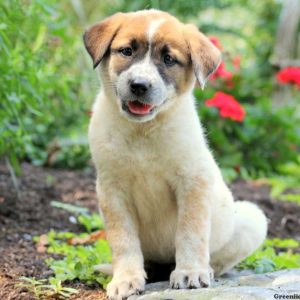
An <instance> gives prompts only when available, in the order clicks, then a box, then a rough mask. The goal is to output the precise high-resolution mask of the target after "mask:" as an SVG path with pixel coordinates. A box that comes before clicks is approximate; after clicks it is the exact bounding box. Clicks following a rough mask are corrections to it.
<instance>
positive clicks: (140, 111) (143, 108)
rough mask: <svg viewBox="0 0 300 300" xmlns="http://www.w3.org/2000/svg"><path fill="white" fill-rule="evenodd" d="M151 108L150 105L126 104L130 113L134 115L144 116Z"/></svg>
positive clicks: (134, 102)
mask: <svg viewBox="0 0 300 300" xmlns="http://www.w3.org/2000/svg"><path fill="white" fill-rule="evenodd" d="M152 107H153V106H152V105H149V104H143V103H140V102H138V101H132V102H128V108H129V110H130V112H132V113H133V114H136V115H146V114H148V113H149V112H150V110H151V109H152Z"/></svg>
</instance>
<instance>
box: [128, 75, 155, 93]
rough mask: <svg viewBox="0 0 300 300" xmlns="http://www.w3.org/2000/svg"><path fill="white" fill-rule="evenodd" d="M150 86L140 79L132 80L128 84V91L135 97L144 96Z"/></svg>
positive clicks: (147, 82)
mask: <svg viewBox="0 0 300 300" xmlns="http://www.w3.org/2000/svg"><path fill="white" fill-rule="evenodd" d="M150 86H151V84H150V82H149V81H147V80H145V79H142V78H138V79H134V80H132V81H131V82H130V90H131V92H132V94H134V95H136V96H143V95H145V94H146V93H147V91H148V89H149V88H150Z"/></svg>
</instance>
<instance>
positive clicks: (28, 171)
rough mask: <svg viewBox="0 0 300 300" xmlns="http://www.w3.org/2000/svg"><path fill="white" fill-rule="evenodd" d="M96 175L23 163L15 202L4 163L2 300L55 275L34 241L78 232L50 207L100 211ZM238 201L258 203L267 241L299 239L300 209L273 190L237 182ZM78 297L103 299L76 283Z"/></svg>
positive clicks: (21, 296)
mask: <svg viewBox="0 0 300 300" xmlns="http://www.w3.org/2000/svg"><path fill="white" fill-rule="evenodd" d="M94 180H95V178H94V171H93V169H92V168H90V169H87V170H86V171H82V170H81V171H66V170H57V169H56V170H54V169H45V168H39V167H34V166H32V165H29V164H26V163H24V164H23V165H22V175H21V177H20V178H19V184H20V190H21V199H18V198H17V194H16V191H15V188H14V186H13V184H12V180H11V177H10V174H9V172H8V170H7V168H6V166H5V164H4V163H3V162H1V161H0V299H3V300H13V299H14V300H29V299H33V297H32V295H30V294H29V293H27V292H26V291H25V290H24V289H21V288H16V287H15V284H16V282H17V279H18V278H19V277H20V276H28V277H36V278H46V277H48V276H49V275H51V270H49V268H48V267H47V266H46V264H45V263H44V259H45V258H47V257H49V256H48V255H47V254H40V253H38V252H37V251H36V247H35V244H34V242H33V241H32V238H33V237H34V236H37V235H41V234H43V233H47V232H48V231H49V230H50V229H54V230H58V231H63V230H68V231H73V232H79V231H80V228H79V226H78V225H76V224H73V223H71V222H70V219H69V218H70V216H71V215H70V213H68V212H66V211H64V210H61V209H58V208H54V207H52V206H51V205H50V202H51V201H53V200H55V201H63V202H66V203H72V204H75V205H79V206H84V207H88V208H89V209H90V210H91V211H96V210H97V201H96V195H95V188H94ZM231 188H232V191H233V193H234V195H235V197H236V199H247V200H249V201H253V202H255V203H257V204H258V205H259V206H260V207H261V208H262V209H263V210H264V211H265V213H266V215H267V217H268V219H269V233H268V234H269V236H270V237H282V238H291V237H293V238H296V239H300V220H299V215H300V207H299V206H297V205H295V204H292V203H288V202H280V201H276V200H272V199H270V197H269V188H268V187H267V186H260V185H258V184H256V183H254V182H245V181H237V182H235V183H233V184H232V186H231ZM71 285H72V286H73V287H76V288H78V289H79V291H80V292H79V294H77V295H76V296H74V297H72V298H71V299H84V300H94V299H97V300H101V299H105V294H104V293H103V291H101V289H100V288H99V287H98V286H95V287H92V288H91V287H87V286H85V285H83V284H80V283H76V282H75V283H72V284H71Z"/></svg>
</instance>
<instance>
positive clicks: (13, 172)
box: [5, 157, 22, 201]
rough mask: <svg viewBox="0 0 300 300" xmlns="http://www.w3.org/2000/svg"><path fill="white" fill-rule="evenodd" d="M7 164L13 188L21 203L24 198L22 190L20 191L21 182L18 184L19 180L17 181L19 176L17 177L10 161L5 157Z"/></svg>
mask: <svg viewBox="0 0 300 300" xmlns="http://www.w3.org/2000/svg"><path fill="white" fill-rule="evenodd" d="M5 163H6V166H7V169H8V171H9V173H10V176H11V180H12V183H13V186H14V188H15V190H16V192H17V198H18V200H19V201H21V198H22V195H21V190H20V187H19V182H18V179H17V176H16V172H15V170H14V168H13V166H12V164H11V162H10V160H9V158H8V157H5Z"/></svg>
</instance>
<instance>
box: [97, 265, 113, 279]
mask: <svg viewBox="0 0 300 300" xmlns="http://www.w3.org/2000/svg"><path fill="white" fill-rule="evenodd" d="M94 270H95V271H98V272H101V273H103V274H105V275H109V276H112V275H113V268H112V264H100V265H95V266H94Z"/></svg>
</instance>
